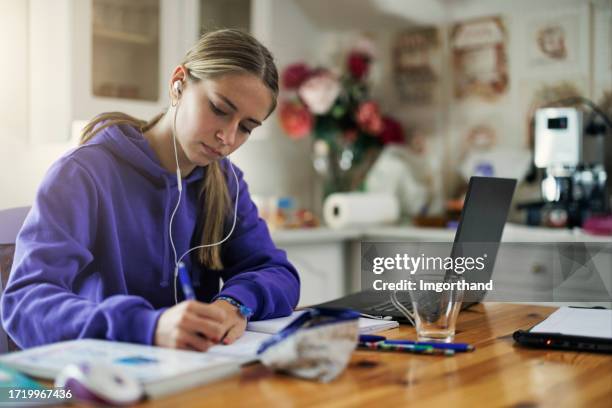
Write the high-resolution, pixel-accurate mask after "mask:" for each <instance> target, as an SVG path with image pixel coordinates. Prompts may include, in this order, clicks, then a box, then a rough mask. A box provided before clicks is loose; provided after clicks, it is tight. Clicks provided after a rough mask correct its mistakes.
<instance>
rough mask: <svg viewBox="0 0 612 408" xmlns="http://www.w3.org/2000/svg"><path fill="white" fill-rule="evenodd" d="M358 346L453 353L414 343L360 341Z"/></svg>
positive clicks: (447, 354)
mask: <svg viewBox="0 0 612 408" xmlns="http://www.w3.org/2000/svg"><path fill="white" fill-rule="evenodd" d="M359 347H362V348H366V349H368V350H380V351H399V352H403V353H415V354H438V355H445V356H452V355H454V354H455V350H442V349H435V348H433V347H431V346H421V345H415V344H386V343H385V342H377V343H360V344H359Z"/></svg>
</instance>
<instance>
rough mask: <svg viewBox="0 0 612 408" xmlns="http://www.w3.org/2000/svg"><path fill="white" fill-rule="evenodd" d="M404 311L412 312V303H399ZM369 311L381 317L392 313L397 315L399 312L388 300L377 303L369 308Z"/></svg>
mask: <svg viewBox="0 0 612 408" xmlns="http://www.w3.org/2000/svg"><path fill="white" fill-rule="evenodd" d="M400 303H401V304H402V305H403V306H404V307H405V308H406V309H408V310H410V311H412V303H411V302H400ZM369 310H370V311H372V312H376V313H379V314H381V315H385V314H389V313H392V312H396V313H399V310H397V308H396V307H395V306H394V305H393V303H391V301H390V300H388V301H386V302H383V303H379V304H377V305H374V306H372V307H370V308H369Z"/></svg>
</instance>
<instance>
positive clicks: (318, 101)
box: [298, 70, 340, 115]
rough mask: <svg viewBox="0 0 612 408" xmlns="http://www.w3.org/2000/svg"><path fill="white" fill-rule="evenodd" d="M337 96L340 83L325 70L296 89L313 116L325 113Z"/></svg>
mask: <svg viewBox="0 0 612 408" xmlns="http://www.w3.org/2000/svg"><path fill="white" fill-rule="evenodd" d="M339 94H340V82H339V81H338V79H337V78H336V76H335V75H334V74H332V73H331V72H329V71H325V70H322V71H319V72H317V73H315V74H313V75H312V76H310V77H309V78H308V79H307V80H306V81H304V82H303V83H302V85H300V88H299V89H298V95H299V96H300V98H301V99H302V101H303V102H304V103H305V104H306V106H308V109H310V111H311V112H312V113H314V114H315V115H322V114H324V113H327V112H328V111H329V110H330V109H331V107H332V105H333V104H334V102H335V101H336V98H338V95H339Z"/></svg>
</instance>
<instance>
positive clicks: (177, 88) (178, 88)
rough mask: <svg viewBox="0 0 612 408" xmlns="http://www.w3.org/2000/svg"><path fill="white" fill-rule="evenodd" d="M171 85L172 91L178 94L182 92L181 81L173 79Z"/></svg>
mask: <svg viewBox="0 0 612 408" xmlns="http://www.w3.org/2000/svg"><path fill="white" fill-rule="evenodd" d="M172 86H173V88H174V92H176V93H177V94H178V95H181V94H182V93H183V83H182V82H181V81H174V84H173V85H172Z"/></svg>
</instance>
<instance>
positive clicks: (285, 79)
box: [282, 62, 312, 89]
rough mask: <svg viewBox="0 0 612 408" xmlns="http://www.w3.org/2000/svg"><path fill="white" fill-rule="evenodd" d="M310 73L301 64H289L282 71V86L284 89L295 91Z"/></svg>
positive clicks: (304, 65)
mask: <svg viewBox="0 0 612 408" xmlns="http://www.w3.org/2000/svg"><path fill="white" fill-rule="evenodd" d="M311 73H312V71H311V69H310V68H309V67H308V65H306V64H305V63H303V62H298V63H295V64H291V65H289V66H288V67H287V68H285V70H284V71H283V75H282V84H283V86H284V87H285V88H286V89H297V88H299V87H300V85H302V82H304V81H305V80H306V78H308V77H309V76H310V74H311Z"/></svg>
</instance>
